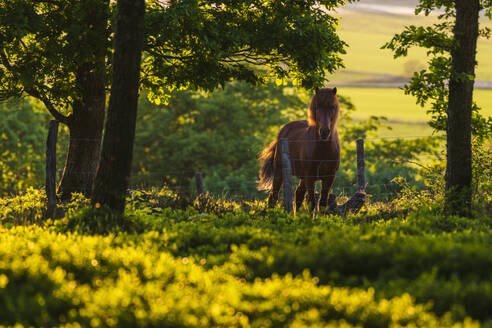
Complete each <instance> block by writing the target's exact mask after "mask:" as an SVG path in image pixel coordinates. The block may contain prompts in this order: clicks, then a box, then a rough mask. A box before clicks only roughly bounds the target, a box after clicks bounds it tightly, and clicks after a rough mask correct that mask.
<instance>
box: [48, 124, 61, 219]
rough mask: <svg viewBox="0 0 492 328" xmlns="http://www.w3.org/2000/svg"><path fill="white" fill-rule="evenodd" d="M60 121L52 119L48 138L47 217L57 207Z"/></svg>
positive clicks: (51, 214)
mask: <svg viewBox="0 0 492 328" xmlns="http://www.w3.org/2000/svg"><path fill="white" fill-rule="evenodd" d="M58 124H59V122H58V121H55V120H52V121H50V125H49V130H48V139H47V140H46V197H47V198H48V208H47V210H46V217H47V218H52V217H53V216H54V214H55V208H56V143H57V139H58Z"/></svg>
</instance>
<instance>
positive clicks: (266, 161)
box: [258, 140, 277, 191]
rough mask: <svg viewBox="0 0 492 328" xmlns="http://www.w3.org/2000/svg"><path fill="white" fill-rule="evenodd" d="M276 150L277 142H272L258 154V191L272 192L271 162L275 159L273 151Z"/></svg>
mask: <svg viewBox="0 0 492 328" xmlns="http://www.w3.org/2000/svg"><path fill="white" fill-rule="evenodd" d="M276 148H277V140H274V141H272V142H271V143H270V144H269V145H268V146H267V147H266V148H265V149H263V150H262V151H261V153H260V156H259V157H258V159H259V160H260V164H261V167H260V180H259V181H258V190H266V191H270V190H272V185H273V161H274V157H275V149H276Z"/></svg>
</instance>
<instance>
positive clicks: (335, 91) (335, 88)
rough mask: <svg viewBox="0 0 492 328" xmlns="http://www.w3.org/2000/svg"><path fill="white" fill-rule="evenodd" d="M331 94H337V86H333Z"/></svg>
mask: <svg viewBox="0 0 492 328" xmlns="http://www.w3.org/2000/svg"><path fill="white" fill-rule="evenodd" d="M333 94H334V95H336V94H337V87H334V88H333Z"/></svg>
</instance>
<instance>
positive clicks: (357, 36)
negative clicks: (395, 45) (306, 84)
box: [330, 0, 492, 88]
mask: <svg viewBox="0 0 492 328" xmlns="http://www.w3.org/2000/svg"><path fill="white" fill-rule="evenodd" d="M417 3H418V1H417V0H391V1H390V0H361V1H359V2H356V3H352V4H350V5H348V6H347V7H345V8H343V9H339V10H337V12H338V15H339V17H341V21H340V25H341V29H340V35H341V37H342V39H343V40H344V41H346V42H347V43H348V45H349V47H348V48H347V54H346V55H345V56H344V61H345V65H346V69H344V70H341V71H340V72H338V73H336V74H335V75H334V76H333V77H332V78H331V79H330V80H332V81H333V82H334V83H336V84H338V85H345V86H355V87H357V86H360V87H399V86H402V85H403V84H405V82H406V81H408V79H409V77H410V76H412V75H413V72H414V71H417V70H421V69H423V68H424V67H425V66H426V62H427V56H426V51H425V50H424V49H412V50H411V51H410V52H409V55H408V57H406V58H400V59H397V60H395V59H394V58H393V54H392V52H391V51H389V50H382V49H381V47H382V46H383V45H384V44H385V43H386V42H388V41H389V40H391V38H392V37H393V35H394V34H395V33H399V32H401V31H402V30H403V29H404V27H405V26H408V25H430V24H432V23H434V22H435V21H436V20H437V18H436V17H435V16H430V17H425V16H422V15H420V16H415V15H414V14H413V9H414V8H415V6H416V4H417ZM482 24H485V25H488V26H489V27H492V23H491V21H490V20H488V19H487V20H486V19H484V20H483V22H482ZM477 59H478V67H477V87H479V88H484V87H485V88H492V40H490V39H489V40H486V39H481V40H480V41H479V45H478V58H477Z"/></svg>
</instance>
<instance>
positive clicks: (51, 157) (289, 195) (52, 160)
mask: <svg viewBox="0 0 492 328" xmlns="http://www.w3.org/2000/svg"><path fill="white" fill-rule="evenodd" d="M58 125H59V124H58V121H50V124H49V133H48V139H47V146H46V193H47V197H48V209H49V210H50V211H52V210H53V209H54V208H55V207H56V201H57V199H56V172H57V171H56V144H57V137H58ZM421 137H426V136H414V137H412V138H421ZM389 138H398V139H401V138H402V137H383V138H368V139H389ZM403 138H405V137H403ZM84 140H85V139H84ZM90 141H95V140H92V139H90ZM289 142H297V141H289V140H287V139H281V140H280V144H279V146H280V150H281V159H282V170H283V172H282V175H283V177H284V180H283V185H284V188H283V196H284V197H283V198H284V208H285V210H286V211H287V212H291V211H292V210H293V208H292V207H293V190H292V189H293V179H292V178H293V177H292V168H291V162H295V161H296V160H301V159H296V158H290V156H289V146H288V145H289ZM356 145H357V148H356V154H357V175H356V177H357V182H356V185H351V186H338V187H335V188H334V189H336V188H341V189H342V191H343V190H346V189H355V191H365V189H366V187H367V182H366V174H365V166H366V165H365V164H366V162H365V155H364V139H358V140H357V141H356ZM320 161H325V160H320ZM183 172H184V171H174V172H162V173H165V174H167V175H169V174H171V173H173V174H176V175H177V174H183ZM186 172H187V173H189V176H190V177H191V176H193V177H194V178H195V190H196V193H197V194H203V193H204V192H205V188H204V183H203V173H202V172H195V171H193V170H187V171H186ZM79 173H80V174H84V175H89V174H90V175H94V174H95V172H79ZM153 173H158V172H153ZM316 178H321V177H319V176H317V177H316ZM390 185H391V184H390V183H384V184H379V185H376V184H371V186H372V187H374V186H384V187H385V188H386V187H387V186H390ZM185 189H187V190H190V186H178V187H176V188H174V190H175V191H176V190H178V191H179V192H181V191H182V190H185ZM48 213H50V212H48Z"/></svg>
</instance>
